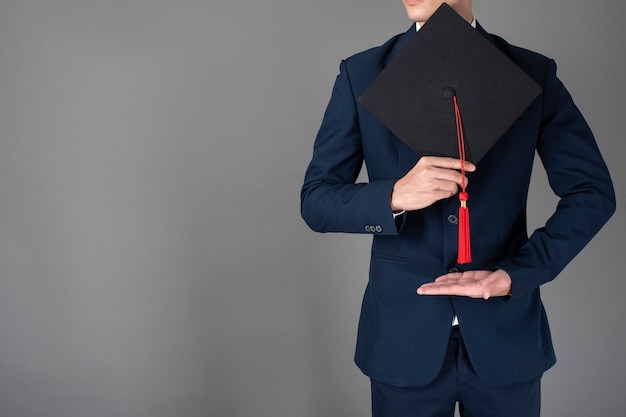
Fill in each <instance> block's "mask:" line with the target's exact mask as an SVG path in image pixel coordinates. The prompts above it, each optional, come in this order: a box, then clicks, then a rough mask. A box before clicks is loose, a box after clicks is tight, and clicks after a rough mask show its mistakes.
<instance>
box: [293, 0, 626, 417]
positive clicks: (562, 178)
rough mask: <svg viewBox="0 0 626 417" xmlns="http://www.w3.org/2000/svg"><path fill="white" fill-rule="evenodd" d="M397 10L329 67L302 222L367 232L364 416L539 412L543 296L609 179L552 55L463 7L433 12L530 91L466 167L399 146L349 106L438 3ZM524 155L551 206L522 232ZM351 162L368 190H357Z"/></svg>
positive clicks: (590, 231)
mask: <svg viewBox="0 0 626 417" xmlns="http://www.w3.org/2000/svg"><path fill="white" fill-rule="evenodd" d="M403 1H404V6H405V7H406V11H407V14H408V16H409V18H410V19H411V20H412V21H414V22H416V25H415V26H413V27H411V29H409V31H407V32H406V33H405V34H401V35H398V36H396V37H394V38H392V39H390V40H389V41H388V42H386V43H385V44H384V45H382V46H380V47H377V48H373V49H370V50H368V51H365V52H362V53H360V54H357V55H355V56H352V57H350V58H348V59H346V60H344V61H342V63H341V66H340V73H339V75H338V77H337V80H336V82H335V85H334V88H333V93H332V97H331V99H330V102H329V104H328V107H327V110H326V112H325V115H324V119H323V122H322V125H321V128H320V130H319V133H318V136H317V138H316V141H315V146H314V152H313V158H312V160H311V163H310V165H309V167H308V170H307V172H306V175H305V179H304V185H303V188H302V194H301V199H302V200H301V204H302V206H301V210H302V216H303V218H304V219H305V221H306V222H307V224H308V225H309V226H310V227H311V228H312V229H313V230H316V231H319V232H344V233H368V234H372V235H373V242H372V252H371V265H370V276H369V282H368V285H367V288H366V291H365V295H364V299H363V305H362V310H361V318H360V322H359V334H358V340H357V348H356V355H355V361H356V363H357V365H358V366H359V368H360V369H361V370H362V371H363V372H364V373H365V374H366V375H368V376H369V377H370V379H371V383H372V414H373V415H374V416H375V417H376V416H420V417H423V416H446V415H447V416H452V415H453V413H454V408H455V404H456V403H457V402H458V403H459V410H460V412H461V414H462V415H464V416H480V417H489V416H493V417H503V416H524V417H529V416H538V415H539V411H540V379H541V376H542V374H543V372H545V371H546V370H547V369H548V368H550V367H551V366H552V365H553V364H554V362H555V356H554V352H553V348H552V342H551V338H550V331H549V327H548V322H547V318H546V315H545V311H544V309H543V305H542V302H541V299H540V293H539V287H540V285H542V284H544V283H546V282H548V281H551V280H552V279H553V278H555V277H556V275H557V274H558V273H559V272H560V271H561V270H562V269H563V268H564V267H565V266H566V265H567V263H568V262H570V261H571V260H572V259H573V257H574V256H576V254H577V253H578V252H579V251H580V250H581V249H582V248H583V247H584V246H585V245H586V244H587V243H588V242H589V240H590V239H591V238H592V237H593V236H594V235H595V234H596V233H597V232H598V230H600V228H601V227H602V226H603V225H604V223H605V222H606V221H607V220H608V219H609V218H610V216H611V215H612V213H613V212H614V210H615V196H614V192H613V187H612V183H611V180H610V177H609V173H608V171H607V168H606V166H605V164H604V161H603V160H602V157H601V155H600V152H599V151H598V148H597V146H596V143H595V140H594V138H593V135H592V133H591V131H590V130H589V127H588V126H587V124H586V122H585V121H584V119H583V117H582V115H581V114H580V112H579V111H578V109H577V108H576V106H575V105H574V103H573V102H572V99H571V97H570V95H569V94H568V93H567V91H566V89H565V87H564V86H563V85H562V84H561V82H560V81H559V80H558V79H557V77H556V65H555V63H554V61H552V60H551V59H548V58H546V57H543V56H541V55H539V54H536V53H533V52H530V51H527V50H524V49H521V48H517V47H514V46H511V45H509V44H507V43H506V42H504V41H503V40H502V39H500V38H498V37H497V36H494V35H490V34H487V32H485V31H484V29H483V28H482V27H481V26H480V25H478V24H477V23H476V21H475V20H474V16H473V12H472V6H471V0H448V1H445V3H447V4H448V5H449V6H451V7H452V8H453V9H454V10H455V11H456V12H457V13H458V14H459V15H460V16H461V17H462V18H463V19H465V20H466V21H467V22H468V23H470V24H472V26H473V27H475V28H476V30H477V31H479V33H480V34H481V35H483V36H485V37H486V38H487V39H489V40H490V41H491V42H493V43H494V45H496V46H497V48H498V49H499V50H501V51H502V52H503V53H505V54H506V55H507V56H508V57H509V58H511V59H512V60H513V62H515V64H516V65H517V66H519V67H520V68H521V69H522V70H523V71H524V72H526V73H527V74H528V75H529V76H530V77H531V78H533V79H534V81H535V82H536V83H538V84H539V85H540V86H541V88H542V93H541V95H540V96H539V97H538V98H537V99H536V100H535V101H533V103H532V104H531V105H530V106H529V107H528V109H527V110H526V111H525V112H524V114H523V115H522V116H521V117H520V118H519V119H518V121H517V122H515V123H514V124H513V126H512V127H511V128H510V129H509V130H508V131H507V132H506V133H505V134H504V135H503V136H502V137H501V138H500V140H498V142H497V143H496V145H495V146H494V147H493V148H492V149H491V150H490V151H489V152H488V153H487V155H486V156H485V157H484V158H483V159H482V160H481V161H480V162H478V163H477V164H476V165H475V164H472V163H470V162H462V161H461V160H459V159H455V158H452V157H440V156H432V155H417V154H416V153H415V152H413V151H412V150H411V149H409V148H408V147H407V146H406V145H405V144H404V143H403V142H402V141H401V140H400V139H399V138H398V137H397V136H395V135H394V134H393V133H391V131H390V130H388V129H387V128H386V127H385V125H383V124H382V123H381V122H380V121H379V120H377V119H376V117H374V116H373V115H372V114H371V113H370V112H369V111H368V110H367V109H366V108H365V107H364V106H363V105H362V104H361V103H360V102H359V101H358V99H359V97H360V96H361V95H362V94H363V92H364V91H365V90H366V89H367V88H368V86H369V85H370V84H371V83H372V82H373V81H374V79H376V77H377V76H378V75H379V74H380V73H381V71H382V70H383V69H384V68H385V67H386V66H387V65H388V64H389V63H390V62H391V61H392V60H393V58H394V57H395V56H397V55H398V53H399V52H400V51H401V50H402V48H403V47H404V46H405V45H406V44H407V42H408V40H409V39H411V37H413V36H415V33H416V29H417V30H419V28H420V27H421V26H422V25H423V24H424V23H425V22H426V21H427V20H428V19H429V18H430V17H431V16H432V15H433V13H434V12H435V11H436V10H437V9H438V8H439V6H441V4H442V3H443V1H442V0H403ZM423 65H428V62H424V63H423ZM535 152H537V153H538V154H539V156H540V157H541V160H542V163H543V165H544V167H545V169H546V172H547V174H548V178H549V180H550V184H551V187H552V189H553V191H554V192H555V194H556V195H557V196H559V197H560V202H559V204H558V207H557V209H556V211H555V213H554V214H553V215H552V216H551V217H550V219H548V221H547V222H546V225H545V227H543V228H540V229H538V230H536V231H535V232H534V233H533V234H532V235H531V236H530V237H528V236H527V233H526V219H525V211H526V198H527V192H528V186H529V182H530V176H531V171H532V163H533V160H534V155H535ZM363 162H365V164H366V166H367V171H368V176H369V182H368V183H355V181H356V178H357V176H358V174H359V172H360V169H361V166H362V163H363ZM462 172H465V173H466V175H463V174H462ZM464 184H465V185H467V186H468V190H471V195H472V203H473V205H472V208H471V209H472V217H471V225H472V231H473V234H472V240H473V241H472V245H473V248H472V251H473V259H472V261H471V263H468V264H461V263H459V262H457V258H456V251H457V245H456V239H457V235H458V217H457V216H456V215H455V213H456V211H457V210H458V204H459V202H458V199H455V198H452V197H453V196H455V195H456V194H457V193H458V191H459V187H461V186H463V185H464ZM437 277H438V278H437Z"/></svg>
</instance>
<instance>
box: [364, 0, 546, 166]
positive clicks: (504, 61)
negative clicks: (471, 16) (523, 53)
mask: <svg viewBox="0 0 626 417" xmlns="http://www.w3.org/2000/svg"><path fill="white" fill-rule="evenodd" d="M540 92H541V87H540V86H539V85H538V84H537V83H536V82H535V81H533V80H532V79H531V78H530V77H529V76H528V75H527V74H526V73H524V72H523V71H522V70H521V69H520V68H519V67H518V66H517V65H516V64H515V63H513V61H511V60H510V59H509V58H508V57H507V56H506V55H505V54H504V53H502V52H501V51H500V50H499V49H498V48H497V47H496V46H495V45H494V44H493V43H492V42H491V41H490V40H488V39H487V38H486V37H485V36H484V35H483V34H481V33H480V32H479V31H478V30H476V29H474V28H472V26H471V25H470V24H469V23H467V21H466V20H465V19H463V18H462V17H461V16H459V15H458V14H457V13H456V12H455V11H454V10H453V9H452V8H451V7H450V6H448V5H447V4H446V3H443V4H442V5H441V6H440V7H439V8H438V9H437V11H436V12H435V13H434V14H433V15H432V16H431V17H430V19H428V21H427V22H426V23H425V24H424V25H423V26H422V27H421V28H420V30H419V31H418V32H417V33H416V34H415V35H414V36H413V37H412V38H411V39H410V40H409V42H408V43H407V44H406V45H405V46H404V47H403V48H402V50H401V51H400V52H399V53H398V55H397V56H396V57H395V58H394V59H393V60H392V61H391V63H390V64H389V65H388V66H387V67H386V68H385V69H384V70H383V71H382V72H381V73H380V75H379V76H378V77H377V78H376V79H375V80H374V81H373V82H372V84H371V85H370V86H369V87H368V88H367V89H366V90H365V92H364V93H363V94H362V95H361V97H360V98H359V101H360V102H361V104H363V105H364V106H365V107H366V108H367V109H368V110H369V111H370V112H371V113H372V114H373V115H374V116H376V118H377V119H379V120H380V121H381V122H382V123H383V124H384V125H385V126H387V128H389V129H390V130H391V131H392V132H393V133H394V134H395V135H396V136H398V137H399V138H400V139H402V140H403V141H404V142H405V143H406V144H407V145H408V146H409V147H410V148H411V149H413V150H414V151H415V152H417V153H418V154H420V155H435V156H453V157H455V158H459V147H458V143H457V130H456V123H455V120H456V118H455V107H454V103H453V99H452V97H453V96H454V95H456V100H458V109H460V114H461V117H462V121H463V122H462V124H463V130H464V136H465V153H466V155H465V159H466V160H468V161H471V162H474V163H478V161H480V159H481V158H482V157H483V156H484V155H485V154H486V153H487V151H488V150H489V149H490V148H491V147H492V146H493V145H494V144H495V143H496V142H497V141H498V139H500V137H501V136H502V135H503V134H504V133H505V132H506V131H507V130H508V129H509V127H511V125H512V124H513V122H515V120H516V119H517V118H518V117H519V115H520V114H521V113H522V112H523V111H524V110H525V109H526V108H527V107H528V106H529V105H530V104H531V103H532V101H533V100H534V99H535V98H536V97H537V96H538V95H539V94H540Z"/></svg>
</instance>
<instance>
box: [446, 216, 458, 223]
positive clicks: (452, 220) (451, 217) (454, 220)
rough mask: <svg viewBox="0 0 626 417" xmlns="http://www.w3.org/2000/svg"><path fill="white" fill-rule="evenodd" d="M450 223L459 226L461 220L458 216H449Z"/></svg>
mask: <svg viewBox="0 0 626 417" xmlns="http://www.w3.org/2000/svg"><path fill="white" fill-rule="evenodd" d="M448 223H450V224H458V223H459V218H458V217H457V216H455V215H454V214H451V215H449V216H448Z"/></svg>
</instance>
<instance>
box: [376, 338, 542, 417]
mask: <svg viewBox="0 0 626 417" xmlns="http://www.w3.org/2000/svg"><path fill="white" fill-rule="evenodd" d="M371 386H372V416H373V417H453V416H454V410H455V407H456V403H457V402H458V404H459V413H460V415H461V416H462V417H538V416H539V414H540V408H541V377H540V376H539V377H537V378H533V379H531V380H528V381H523V382H520V383H516V384H512V385H505V386H493V385H489V384H487V383H485V382H483V381H482V380H481V379H480V378H479V377H478V376H477V375H476V373H475V371H474V368H473V367H472V364H471V362H470V360H469V356H468V354H467V350H466V349H465V346H464V344H463V338H462V337H461V332H460V331H459V328H458V326H453V327H452V331H451V334H450V341H449V343H448V350H447V352H446V358H445V360H444V364H443V367H442V369H441V372H440V373H439V375H438V376H437V378H435V380H434V381H432V382H431V383H430V384H428V385H425V386H422V387H396V386H392V385H387V384H385V383H382V382H379V381H376V380H373V379H372V380H371Z"/></svg>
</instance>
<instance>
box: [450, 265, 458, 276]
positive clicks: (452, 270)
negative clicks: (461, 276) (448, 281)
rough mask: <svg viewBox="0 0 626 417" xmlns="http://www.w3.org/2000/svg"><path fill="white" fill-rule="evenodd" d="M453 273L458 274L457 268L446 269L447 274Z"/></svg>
mask: <svg viewBox="0 0 626 417" xmlns="http://www.w3.org/2000/svg"><path fill="white" fill-rule="evenodd" d="M454 272H459V268H457V267H456V266H453V267H452V268H450V269H448V273H450V274H452V273H454Z"/></svg>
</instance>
